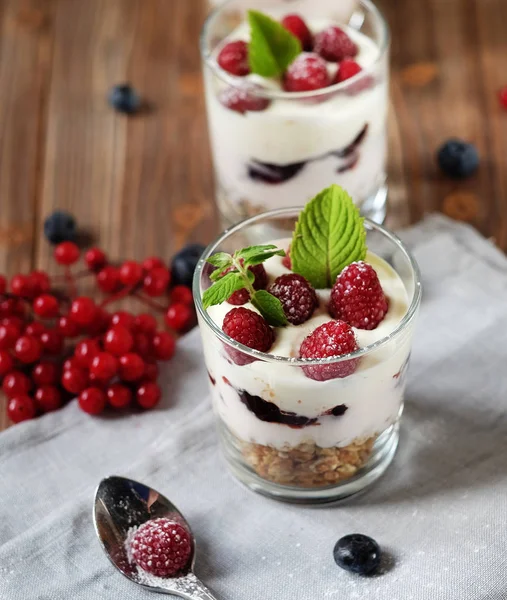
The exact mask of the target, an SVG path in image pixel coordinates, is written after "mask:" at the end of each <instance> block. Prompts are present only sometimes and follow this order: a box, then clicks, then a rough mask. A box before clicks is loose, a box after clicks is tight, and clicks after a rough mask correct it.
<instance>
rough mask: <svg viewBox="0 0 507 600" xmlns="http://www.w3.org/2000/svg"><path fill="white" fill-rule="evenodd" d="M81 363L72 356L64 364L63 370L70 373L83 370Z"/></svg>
mask: <svg viewBox="0 0 507 600" xmlns="http://www.w3.org/2000/svg"><path fill="white" fill-rule="evenodd" d="M81 368H82V367H81V366H80V364H79V361H78V360H77V359H76V357H75V356H71V357H70V358H68V359H67V360H66V361H65V362H64V363H63V370H64V371H68V370H69V369H81Z"/></svg>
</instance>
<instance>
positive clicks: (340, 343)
mask: <svg viewBox="0 0 507 600" xmlns="http://www.w3.org/2000/svg"><path fill="white" fill-rule="evenodd" d="M358 347H359V346H358V345H357V341H356V337H355V335H354V331H353V330H352V327H350V325H347V323H344V322H343V321H329V322H328V323H324V324H323V325H321V326H320V327H317V329H315V331H313V332H312V333H311V334H310V335H309V336H308V337H306V338H305V339H304V340H303V343H302V344H301V348H300V349H299V356H300V357H301V358H329V357H331V356H343V355H344V354H349V353H350V352H354V351H355V350H357V349H358ZM358 362H359V359H358V358H354V359H351V360H345V361H341V362H335V363H330V364H326V365H311V366H310V365H309V366H307V367H303V371H304V374H305V375H306V376H307V377H309V378H310V379H315V380H316V381H327V380H328V379H338V378H342V377H348V376H349V375H352V373H353V372H354V371H355V370H356V368H357V363H358Z"/></svg>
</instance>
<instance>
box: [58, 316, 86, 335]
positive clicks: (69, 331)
mask: <svg viewBox="0 0 507 600" xmlns="http://www.w3.org/2000/svg"><path fill="white" fill-rule="evenodd" d="M56 327H57V330H58V331H59V332H60V333H61V334H62V335H63V336H64V337H66V338H74V337H77V336H78V335H79V334H80V333H81V328H80V327H79V325H78V324H77V323H75V322H74V321H73V320H72V319H71V318H70V317H69V315H63V316H62V317H60V318H59V319H58V324H57V326H56Z"/></svg>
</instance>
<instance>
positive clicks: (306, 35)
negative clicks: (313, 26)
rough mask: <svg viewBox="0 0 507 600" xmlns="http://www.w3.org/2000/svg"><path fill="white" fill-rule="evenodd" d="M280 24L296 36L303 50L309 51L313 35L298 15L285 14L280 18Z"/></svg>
mask: <svg viewBox="0 0 507 600" xmlns="http://www.w3.org/2000/svg"><path fill="white" fill-rule="evenodd" d="M282 25H283V26H284V27H285V29H287V31H290V32H291V33H292V35H295V36H296V37H297V38H298V40H299V41H300V42H301V46H302V48H303V50H304V51H306V52H309V51H310V50H311V49H312V46H313V36H312V34H311V31H310V30H309V29H308V25H307V24H306V23H305V22H304V20H303V19H302V18H301V17H300V16H299V15H286V16H285V17H284V18H283V19H282Z"/></svg>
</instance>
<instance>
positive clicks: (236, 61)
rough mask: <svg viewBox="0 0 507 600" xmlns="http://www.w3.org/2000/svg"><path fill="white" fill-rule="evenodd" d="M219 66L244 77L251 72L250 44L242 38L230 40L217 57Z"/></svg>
mask: <svg viewBox="0 0 507 600" xmlns="http://www.w3.org/2000/svg"><path fill="white" fill-rule="evenodd" d="M217 62H218V64H219V66H220V67H221V68H222V69H223V70H224V71H227V73H231V75H237V76H238V77H244V76H245V75H248V73H250V65H249V64H248V44H247V43H246V42H243V41H242V40H237V41H236V42H229V43H228V44H226V45H225V46H224V47H223V48H222V50H220V52H219V54H218V58H217Z"/></svg>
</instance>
